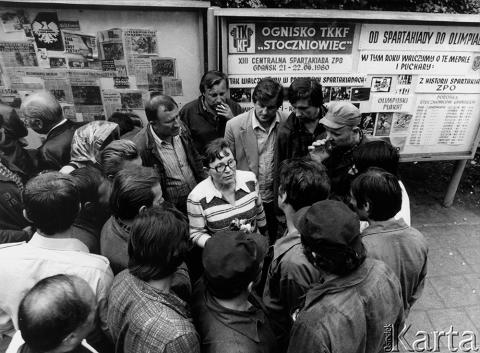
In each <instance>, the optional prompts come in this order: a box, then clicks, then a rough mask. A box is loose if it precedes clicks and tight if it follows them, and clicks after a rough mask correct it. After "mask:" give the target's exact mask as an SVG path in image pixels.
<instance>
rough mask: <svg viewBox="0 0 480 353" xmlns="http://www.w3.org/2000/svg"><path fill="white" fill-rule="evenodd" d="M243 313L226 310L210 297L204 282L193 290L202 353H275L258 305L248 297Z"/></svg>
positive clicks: (271, 335)
mask: <svg viewBox="0 0 480 353" xmlns="http://www.w3.org/2000/svg"><path fill="white" fill-rule="evenodd" d="M250 303H251V304H252V306H251V307H250V308H249V309H248V310H246V311H239V310H233V309H228V308H226V307H224V306H222V305H220V303H219V302H218V301H217V300H216V299H215V297H213V296H212V295H211V294H210V293H209V292H208V291H207V290H206V289H205V285H204V284H203V282H202V281H201V280H200V281H198V282H197V285H196V287H195V291H194V300H193V305H192V306H193V313H194V320H195V324H196V326H197V328H198V333H199V334H200V337H201V342H202V352H203V353H226V352H228V353H233V352H248V353H277V352H278V349H277V343H276V341H275V336H274V335H273V331H272V329H271V327H270V324H269V322H268V319H267V317H266V315H265V313H264V312H263V310H262V308H261V307H260V303H258V302H257V301H255V300H254V298H253V297H251V298H250Z"/></svg>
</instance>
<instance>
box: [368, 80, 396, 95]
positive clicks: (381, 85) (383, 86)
mask: <svg viewBox="0 0 480 353" xmlns="http://www.w3.org/2000/svg"><path fill="white" fill-rule="evenodd" d="M391 86H392V78H391V77H372V86H371V88H370V89H371V91H372V92H390V87H391Z"/></svg>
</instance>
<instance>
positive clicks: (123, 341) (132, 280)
mask: <svg viewBox="0 0 480 353" xmlns="http://www.w3.org/2000/svg"><path fill="white" fill-rule="evenodd" d="M108 323H109V327H110V332H111V335H112V338H113V340H114V342H115V351H116V352H128V353H144V352H169V353H199V352H200V344H199V340H198V335H197V332H196V331H195V327H194V326H193V323H192V320H191V315H190V312H189V311H188V309H187V304H186V303H185V302H184V301H183V300H181V299H180V298H179V297H177V296H176V295H175V294H174V293H170V292H168V293H166V292H162V291H160V290H157V289H156V288H154V287H152V286H150V285H149V284H148V283H146V282H144V281H142V280H140V279H138V278H136V277H135V276H133V275H131V274H130V272H128V270H125V271H123V272H121V273H119V274H118V275H117V276H116V277H115V280H114V282H113V286H112V291H111V292H110V297H109V303H108Z"/></svg>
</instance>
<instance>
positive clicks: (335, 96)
mask: <svg viewBox="0 0 480 353" xmlns="http://www.w3.org/2000/svg"><path fill="white" fill-rule="evenodd" d="M351 93H352V88H351V87H332V90H331V94H330V100H332V101H344V100H349V99H350V95H351Z"/></svg>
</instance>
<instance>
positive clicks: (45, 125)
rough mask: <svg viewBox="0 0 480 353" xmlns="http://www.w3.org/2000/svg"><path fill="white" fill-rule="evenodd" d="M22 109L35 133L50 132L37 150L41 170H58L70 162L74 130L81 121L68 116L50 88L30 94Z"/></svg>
mask: <svg viewBox="0 0 480 353" xmlns="http://www.w3.org/2000/svg"><path fill="white" fill-rule="evenodd" d="M20 109H21V111H22V113H23V115H24V116H25V118H26V120H27V123H28V125H29V126H30V127H31V128H32V129H33V130H34V131H35V132H37V133H39V134H46V135H47V138H46V140H45V142H44V143H43V144H42V145H41V146H40V147H39V148H38V150H37V153H38V170H39V171H42V170H47V169H50V170H59V169H60V168H62V167H63V166H64V165H65V164H67V163H68V162H70V145H71V143H72V138H73V133H74V132H75V130H76V129H77V128H78V127H80V126H81V125H82V123H76V122H73V121H70V120H68V119H65V118H64V117H63V113H62V107H61V106H60V104H59V103H58V102H57V100H56V99H55V97H54V96H53V95H52V94H51V93H49V92H47V91H41V92H37V93H33V94H32V95H30V96H28V97H27V98H26V99H25V101H24V102H23V103H22V106H21V108H20Z"/></svg>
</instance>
